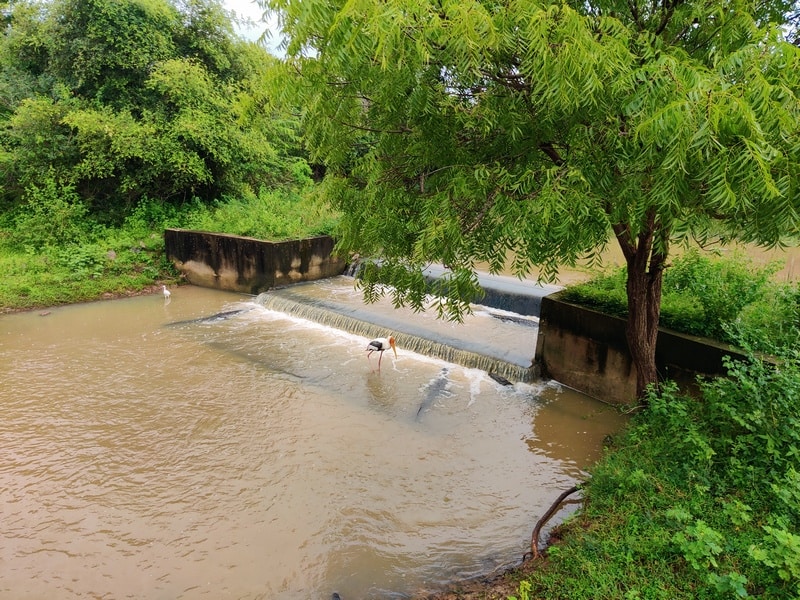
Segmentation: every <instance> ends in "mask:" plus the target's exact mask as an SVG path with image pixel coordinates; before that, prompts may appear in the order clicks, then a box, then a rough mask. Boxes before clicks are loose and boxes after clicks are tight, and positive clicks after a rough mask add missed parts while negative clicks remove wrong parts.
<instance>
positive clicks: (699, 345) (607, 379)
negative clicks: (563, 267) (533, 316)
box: [536, 294, 744, 404]
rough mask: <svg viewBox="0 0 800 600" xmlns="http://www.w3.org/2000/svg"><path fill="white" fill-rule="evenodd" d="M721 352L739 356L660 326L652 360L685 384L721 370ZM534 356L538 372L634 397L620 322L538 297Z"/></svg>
mask: <svg viewBox="0 0 800 600" xmlns="http://www.w3.org/2000/svg"><path fill="white" fill-rule="evenodd" d="M723 356H733V357H735V358H740V359H741V358H744V355H743V354H741V353H740V352H738V351H737V350H736V349H735V348H732V347H730V346H727V345H725V344H720V343H717V342H714V341H713V340H708V339H706V338H700V337H693V336H688V335H683V334H679V333H675V332H672V331H669V330H665V329H661V330H659V334H658V342H657V347H656V364H657V366H658V370H659V373H660V375H661V376H662V377H664V378H670V379H674V380H675V381H677V382H678V383H679V384H680V385H682V386H683V387H684V388H689V387H691V386H692V384H693V383H694V381H695V379H696V376H697V375H698V374H706V375H717V374H724V373H725V370H724V368H723V365H722V357H723ZM536 360H537V362H538V363H539V365H540V368H541V370H542V375H543V376H544V377H548V378H551V379H555V380H556V381H559V382H561V383H563V384H564V385H567V386H569V387H572V388H575V389H577V390H579V391H581V392H583V393H585V394H588V395H590V396H593V397H595V398H598V399H600V400H603V401H606V402H611V403H615V404H632V403H634V402H635V400H636V371H635V369H634V368H633V362H632V360H631V357H630V353H629V352H628V345H627V342H626V341H625V320H624V319H620V318H617V317H611V316H609V315H606V314H603V313H599V312H597V311H593V310H590V309H587V308H583V307H581V306H577V305H575V304H570V303H568V302H564V301H562V300H560V299H559V294H553V295H551V296H547V297H545V298H543V299H542V308H541V315H540V321H539V336H538V339H537V344H536Z"/></svg>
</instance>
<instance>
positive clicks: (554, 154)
mask: <svg viewBox="0 0 800 600" xmlns="http://www.w3.org/2000/svg"><path fill="white" fill-rule="evenodd" d="M539 150H541V151H542V152H544V153H545V154H546V155H547V156H548V157H549V158H550V160H552V161H553V163H554V164H555V165H556V166H557V167H563V166H564V165H565V164H566V162H565V161H564V159H563V157H562V156H561V155H560V154H559V153H558V150H556V149H555V146H553V143H552V142H545V143H543V144H539Z"/></svg>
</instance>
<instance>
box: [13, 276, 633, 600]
mask: <svg viewBox="0 0 800 600" xmlns="http://www.w3.org/2000/svg"><path fill="white" fill-rule="evenodd" d="M41 312H43V311H37V312H30V313H21V314H11V315H4V316H0V495H2V503H0V528H2V550H1V551H0V598H2V599H14V600H21V599H42V598H59V599H60V600H66V599H71V598H107V599H115V598H137V599H151V598H152V599H162V598H163V599H170V600H174V599H178V598H183V599H192V598H211V599H219V598H240V599H255V598H268V599H303V600H305V599H317V598H319V599H324V598H330V595H331V593H332V592H334V591H337V592H338V593H339V594H341V597H342V598H343V600H364V599H370V598H407V597H410V596H411V595H413V594H414V593H416V592H418V591H419V590H423V589H435V588H437V587H438V586H441V585H443V584H445V583H447V582H450V581H453V580H455V579H459V578H467V577H473V576H477V575H480V574H485V573H488V572H490V571H492V570H494V569H496V568H499V567H503V566H509V565H513V564H516V563H518V562H519V560H520V559H521V557H522V555H523V553H524V552H525V551H526V549H527V548H528V547H529V543H530V534H531V530H532V528H533V525H534V524H535V522H536V520H537V519H538V517H539V516H540V515H541V514H542V513H543V512H544V511H545V510H546V508H547V507H548V506H549V505H550V503H551V502H552V500H553V499H554V498H555V497H556V496H557V495H558V494H559V493H560V492H561V491H562V490H564V489H565V488H567V487H569V486H570V485H572V484H573V483H574V482H576V481H577V480H580V479H581V478H582V477H584V476H585V472H584V470H585V469H586V467H587V466H588V465H590V464H591V463H592V462H593V461H594V460H596V459H597V457H598V456H599V455H600V452H601V447H602V440H603V438H604V437H605V436H606V435H608V434H609V433H612V432H614V431H617V430H618V429H619V428H620V427H621V426H622V424H623V418H622V417H621V416H620V415H619V414H618V412H617V411H615V410H614V409H612V408H610V407H608V406H606V405H603V404H601V403H598V402H595V401H593V400H591V399H589V398H587V397H585V396H583V395H581V394H578V393H576V392H574V391H572V390H569V389H566V388H563V387H561V386H559V385H558V384H556V383H553V382H536V383H532V384H516V385H514V386H511V387H508V386H502V385H500V384H498V383H497V382H495V381H494V380H492V379H490V378H489V377H488V376H487V374H486V373H485V372H483V371H479V370H475V369H467V368H464V367H460V366H457V365H455V364H451V363H446V362H443V361H441V360H438V359H434V358H429V357H426V356H423V355H421V354H416V353H414V352H411V351H408V350H405V349H403V348H400V349H399V357H398V358H397V359H396V360H395V359H393V357H392V358H389V357H388V356H387V357H384V360H383V366H382V370H381V372H380V373H376V372H375V371H374V370H373V368H374V366H375V362H374V361H375V357H373V359H372V360H373V363H371V364H370V363H368V362H367V359H366V356H365V352H364V349H365V346H366V342H367V340H366V338H362V337H358V336H356V335H352V334H348V333H344V332H342V331H339V330H336V329H333V328H329V327H325V326H321V325H319V324H316V323H314V322H312V321H306V320H303V319H299V318H296V317H291V316H289V315H286V314H283V313H280V312H277V311H273V310H268V309H265V308H264V307H262V306H260V305H257V304H255V303H254V302H253V298H251V297H246V296H240V295H236V294H228V293H223V292H216V291H212V290H206V289H202V288H196V287H191V286H185V287H180V288H173V291H172V298H171V300H170V301H169V302H168V303H165V301H164V299H163V298H162V297H161V296H160V295H158V296H147V297H138V298H130V299H124V300H114V301H107V302H98V303H89V304H81V305H74V306H66V307H61V308H54V309H51V310H50V311H49V314H46V315H44V316H42V315H41V314H40V313H41ZM44 312H47V311H44ZM221 312H224V313H228V314H227V315H223V316H222V317H218V318H210V319H209V318H208V317H213V315H217V314H219V313H221Z"/></svg>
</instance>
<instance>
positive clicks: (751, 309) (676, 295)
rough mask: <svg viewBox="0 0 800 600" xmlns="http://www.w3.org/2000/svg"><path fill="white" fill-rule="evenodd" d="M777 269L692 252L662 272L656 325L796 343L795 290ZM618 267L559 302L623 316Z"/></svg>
mask: <svg viewBox="0 0 800 600" xmlns="http://www.w3.org/2000/svg"><path fill="white" fill-rule="evenodd" d="M778 268H779V265H778V264H777V263H773V264H769V265H766V266H764V265H758V264H756V263H754V262H753V261H752V260H750V259H748V258H747V257H746V256H744V255H741V254H733V255H731V256H727V257H722V256H721V255H709V254H702V253H700V252H699V251H696V250H693V251H689V252H687V253H685V254H684V255H682V256H680V257H678V258H676V259H675V261H674V262H673V264H672V265H671V266H670V267H669V268H668V269H667V270H666V271H665V272H664V286H663V297H662V303H661V321H660V323H661V326H663V327H667V328H670V329H674V330H676V331H679V332H682V333H687V334H691V335H699V336H705V337H711V338H715V339H718V340H721V341H724V342H728V343H733V344H740V343H741V344H744V345H747V346H748V347H750V348H752V349H754V350H757V351H761V352H772V353H775V352H777V351H778V350H779V349H780V348H784V347H789V346H791V345H792V344H794V343H797V342H798V341H800V294H799V293H798V290H797V286H796V285H795V284H790V283H785V282H784V283H778V282H775V281H774V280H773V279H772V276H773V275H774V274H775V272H776V271H777V269H778ZM625 278H626V272H625V269H624V267H623V268H621V269H616V270H613V271H611V272H608V273H605V274H603V275H601V276H600V277H597V278H595V279H594V280H592V281H590V282H587V283H582V284H578V285H574V286H570V287H568V288H566V289H565V290H564V292H563V298H564V299H565V300H567V301H569V302H575V303H578V304H581V305H584V306H587V307H590V308H594V309H596V310H599V311H602V312H606V313H608V314H612V315H616V316H619V317H625V316H626V315H627V298H626V295H625Z"/></svg>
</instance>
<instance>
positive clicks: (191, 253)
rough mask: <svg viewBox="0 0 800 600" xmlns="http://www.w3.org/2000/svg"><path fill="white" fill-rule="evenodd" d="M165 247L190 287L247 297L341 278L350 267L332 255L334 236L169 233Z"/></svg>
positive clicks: (169, 230) (201, 232)
mask: <svg viewBox="0 0 800 600" xmlns="http://www.w3.org/2000/svg"><path fill="white" fill-rule="evenodd" d="M164 243H165V246H166V252H167V257H168V258H169V260H171V261H172V263H173V264H174V265H175V267H176V268H177V269H178V270H179V271H180V272H181V273H182V274H183V275H184V276H185V277H186V280H187V281H188V282H189V283H191V284H193V285H199V286H202V287H208V288H215V289H220V290H228V291H234V292H242V293H245V294H260V293H261V292H264V291H266V290H268V289H270V288H273V287H279V286H283V285H288V284H290V283H297V282H300V281H312V280H315V279H322V278H324V277H332V276H334V275H340V274H341V273H342V271H344V267H345V262H344V261H343V260H341V259H339V258H337V257H335V256H333V255H332V251H333V245H334V241H333V239H332V238H331V237H329V236H320V237H314V238H308V239H303V240H291V241H288V242H268V241H264V240H257V239H255V238H249V237H240V236H235V235H225V234H218V233H209V232H205V231H189V230H185V229H167V230H166V231H165V232H164Z"/></svg>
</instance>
